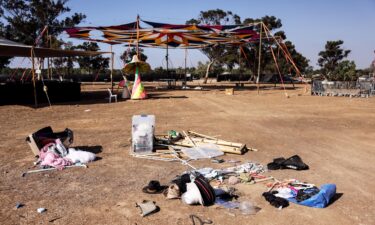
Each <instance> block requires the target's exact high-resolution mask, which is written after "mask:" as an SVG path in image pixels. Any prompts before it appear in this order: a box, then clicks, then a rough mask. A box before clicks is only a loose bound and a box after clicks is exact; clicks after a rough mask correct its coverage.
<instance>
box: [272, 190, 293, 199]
mask: <svg viewBox="0 0 375 225" xmlns="http://www.w3.org/2000/svg"><path fill="white" fill-rule="evenodd" d="M275 196H276V197H280V198H285V199H288V198H294V197H295V196H296V194H295V192H294V191H292V190H291V189H290V188H287V187H283V188H278V189H277V193H276V194H275Z"/></svg>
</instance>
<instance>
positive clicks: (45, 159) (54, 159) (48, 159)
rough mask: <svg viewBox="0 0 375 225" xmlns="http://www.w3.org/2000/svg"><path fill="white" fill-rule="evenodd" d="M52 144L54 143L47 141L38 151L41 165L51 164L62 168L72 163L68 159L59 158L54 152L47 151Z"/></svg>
mask: <svg viewBox="0 0 375 225" xmlns="http://www.w3.org/2000/svg"><path fill="white" fill-rule="evenodd" d="M52 145H54V143H49V144H47V145H45V146H44V147H43V148H42V149H41V150H40V152H39V161H41V163H40V165H42V166H52V167H55V168H57V169H59V170H62V169H64V167H65V166H70V165H72V162H71V161H69V160H68V159H64V158H61V157H60V156H59V155H57V154H56V153H53V152H50V151H48V148H49V147H50V146H52Z"/></svg>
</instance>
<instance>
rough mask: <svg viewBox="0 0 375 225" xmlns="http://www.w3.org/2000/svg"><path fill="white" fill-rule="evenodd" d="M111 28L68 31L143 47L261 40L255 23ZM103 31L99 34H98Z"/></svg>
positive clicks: (73, 35)
mask: <svg viewBox="0 0 375 225" xmlns="http://www.w3.org/2000/svg"><path fill="white" fill-rule="evenodd" d="M143 22H144V23H145V24H148V25H149V26H151V27H149V28H142V27H138V29H137V22H133V23H128V24H123V25H119V26H108V27H74V28H67V29H66V30H65V31H66V32H67V34H68V35H69V37H71V38H78V39H82V40H86V41H95V42H103V43H108V44H111V45H113V44H123V43H126V44H129V45H133V46H134V45H136V44H138V45H139V46H140V47H159V48H160V47H161V48H167V47H172V48H203V47H207V46H209V45H215V44H244V43H248V42H253V41H256V40H258V39H259V34H258V33H257V32H256V31H255V25H256V24H254V25H250V26H243V25H224V26H222V25H175V24H165V23H156V22H150V21H143ZM98 33H101V35H99V36H96V35H95V34H98Z"/></svg>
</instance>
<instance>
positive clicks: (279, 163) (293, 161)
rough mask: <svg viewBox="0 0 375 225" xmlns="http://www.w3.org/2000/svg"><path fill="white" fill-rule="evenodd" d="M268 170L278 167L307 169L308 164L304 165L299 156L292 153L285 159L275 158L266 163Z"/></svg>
mask: <svg viewBox="0 0 375 225" xmlns="http://www.w3.org/2000/svg"><path fill="white" fill-rule="evenodd" d="M267 168H268V169H269V170H278V169H294V170H308V169H309V166H308V165H306V164H305V163H304V162H303V161H302V159H301V157H299V156H298V155H294V156H292V157H289V158H287V159H285V158H282V157H281V158H276V159H274V160H273V162H271V163H268V164H267Z"/></svg>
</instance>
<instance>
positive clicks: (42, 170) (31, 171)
mask: <svg viewBox="0 0 375 225" xmlns="http://www.w3.org/2000/svg"><path fill="white" fill-rule="evenodd" d="M73 167H83V168H87V165H85V164H82V163H76V164H74V165H71V166H66V167H65V168H73ZM51 170H57V168H54V167H51V168H44V169H37V170H29V171H26V172H24V173H22V175H21V176H22V177H24V176H26V174H29V173H39V172H46V171H51Z"/></svg>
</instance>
